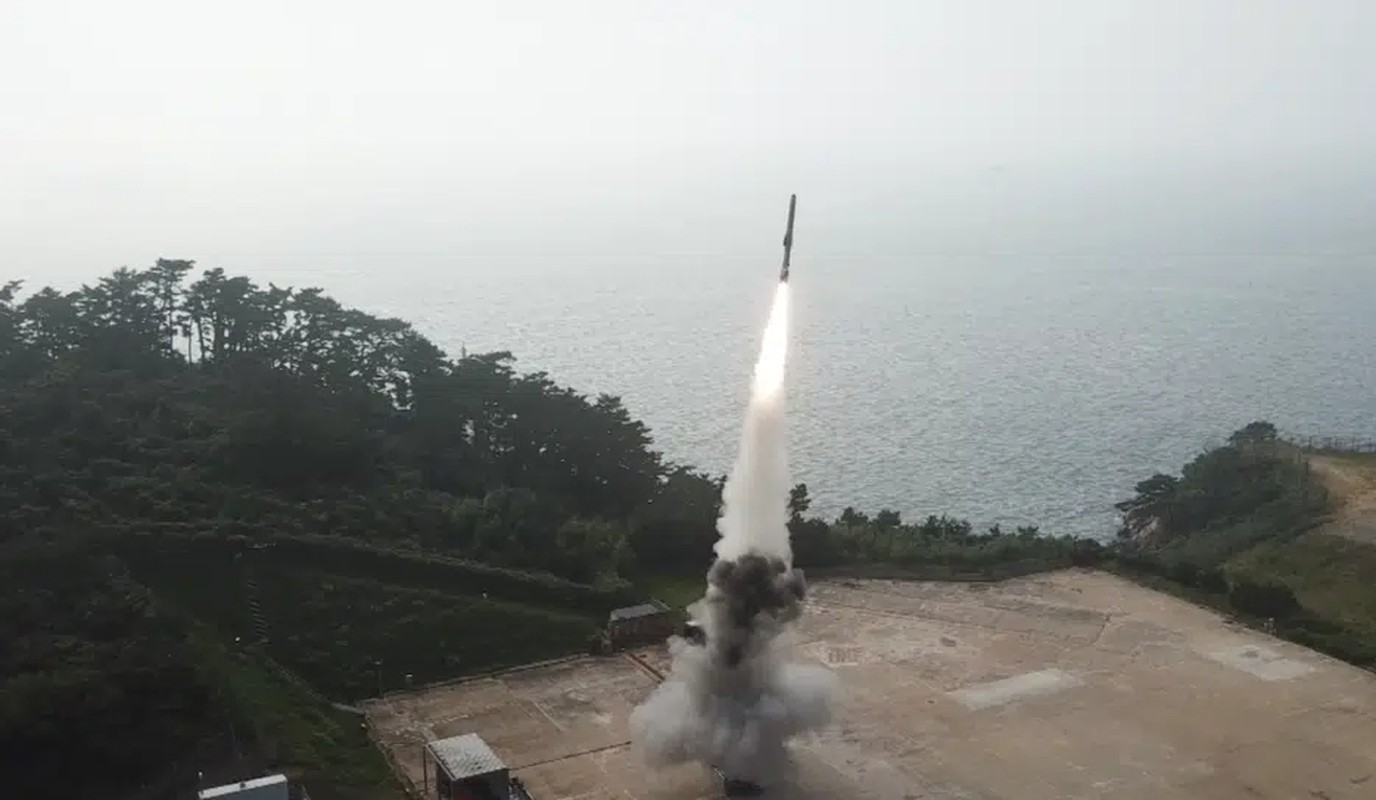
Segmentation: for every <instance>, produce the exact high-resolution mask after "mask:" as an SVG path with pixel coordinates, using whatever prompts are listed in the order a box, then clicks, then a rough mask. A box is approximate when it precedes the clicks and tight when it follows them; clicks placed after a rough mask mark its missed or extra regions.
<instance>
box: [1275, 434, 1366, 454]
mask: <svg viewBox="0 0 1376 800" xmlns="http://www.w3.org/2000/svg"><path fill="white" fill-rule="evenodd" d="M1285 440H1286V441H1288V442H1290V443H1291V444H1293V445H1295V446H1296V447H1302V448H1304V449H1305V450H1316V451H1326V452H1331V453H1376V439H1373V438H1371V437H1369V436H1295V435H1287V436H1286V437H1285Z"/></svg>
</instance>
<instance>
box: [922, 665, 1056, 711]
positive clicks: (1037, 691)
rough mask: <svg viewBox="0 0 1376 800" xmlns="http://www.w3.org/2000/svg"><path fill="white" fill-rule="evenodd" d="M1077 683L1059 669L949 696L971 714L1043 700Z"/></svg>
mask: <svg viewBox="0 0 1376 800" xmlns="http://www.w3.org/2000/svg"><path fill="white" fill-rule="evenodd" d="M1080 683H1081V681H1080V679H1079V678H1077V677H1075V676H1074V675H1071V674H1069V673H1067V672H1062V671H1061V670H1058V669H1044V670H1041V671H1038V672H1024V673H1023V674H1021V675H1014V676H1013V677H1011V678H1004V679H1003V680H1001V681H992V682H990V683H981V684H978V685H975V686H967V687H966V688H964V689H957V690H955V691H953V692H950V693H949V694H950V696H951V697H952V698H954V699H955V700H956V701H957V702H959V703H960V704H961V705H963V706H965V707H966V708H968V709H970V710H972V711H979V710H980V709H984V708H993V707H994V706H1001V705H1003V704H1004V703H1011V702H1013V701H1014V700H1020V699H1022V698H1024V697H1042V696H1045V695H1048V694H1055V693H1056V692H1060V691H1063V690H1065V689H1069V688H1071V687H1074V686H1079V685H1080Z"/></svg>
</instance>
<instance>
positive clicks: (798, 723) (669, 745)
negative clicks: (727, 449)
mask: <svg viewBox="0 0 1376 800" xmlns="http://www.w3.org/2000/svg"><path fill="white" fill-rule="evenodd" d="M788 302H789V297H788V285H787V284H786V283H781V284H779V288H778V291H777V293H776V294H775V297H774V305H773V308H772V310H771V311H770V315H769V322H768V324H767V325H766V326H765V335H764V341H763V343H762V345H761V348H760V357H759V360H758V361H757V362H756V365H755V374H754V380H753V382H752V386H751V397H750V404H749V407H748V409H747V412H746V417H745V424H744V428H743V431H742V435H741V448H740V454H739V456H738V457H737V460H736V465H735V468H734V469H733V471H732V473H731V476H730V477H729V478H728V479H727V482H726V486H725V488H724V490H723V492H722V514H721V518H720V519H719V520H718V521H717V530H718V532H719V533H720V534H721V536H720V538H719V539H718V540H717V544H716V548H715V549H716V554H717V561H716V563H714V564H713V565H712V569H711V570H710V571H709V573H708V576H707V583H708V585H707V591H706V593H705V594H704V596H703V598H702V599H701V600H700V601H698V602H697V603H695V604H694V605H693V606H691V607H690V608H689V612H690V613H691V614H692V616H693V618H694V621H696V622H697V623H698V624H699V625H700V626H701V627H702V629H703V631H704V632H705V634H706V643H705V644H702V645H699V644H694V643H691V642H689V641H687V640H684V639H681V638H677V637H675V638H674V639H671V640H670V643H669V647H670V653H671V655H672V657H673V666H672V668H671V671H670V674H669V677H668V678H667V679H666V680H665V682H664V683H663V684H661V685H660V686H659V687H658V688H657V689H656V690H655V692H654V693H653V694H652V695H651V696H650V697H649V698H648V699H647V700H646V701H645V703H643V704H642V705H640V706H639V707H637V708H636V709H635V711H634V712H632V714H631V729H632V733H633V736H634V738H635V744H636V748H637V750H638V751H639V753H640V755H641V756H642V757H643V758H644V759H645V760H646V762H647V763H649V764H650V765H652V766H667V765H671V764H681V763H686V762H692V761H698V762H702V763H706V764H709V765H712V766H715V767H717V768H718V769H720V770H722V771H723V772H724V773H725V774H726V775H728V776H730V777H734V778H741V779H746V780H751V781H755V782H768V781H769V780H770V779H771V778H774V777H777V776H778V775H779V774H780V773H781V772H782V771H783V770H784V768H785V766H786V764H787V761H788V757H787V749H786V744H787V742H788V740H789V739H790V738H791V737H793V736H795V735H797V734H798V733H801V732H803V731H806V730H809V729H813V728H816V727H819V726H821V725H823V724H825V723H826V722H827V721H828V720H829V719H830V700H831V693H832V688H833V685H834V676H833V675H832V673H831V672H829V671H827V670H826V669H823V668H822V667H820V666H805V665H798V664H790V663H788V662H787V656H788V651H789V636H788V633H789V626H790V624H791V623H792V622H793V621H794V620H795V619H796V618H797V617H798V615H799V614H800V613H801V611H802V598H803V595H804V592H805V588H806V587H805V585H804V582H803V576H802V573H801V571H797V570H794V569H793V568H792V563H793V554H792V551H791V549H790V547H789V537H788V527H787V514H786V500H787V497H788V489H789V475H788V458H787V448H786V444H787V438H786V437H787V431H786V429H785V425H784V364H785V361H786V357H787V346H788Z"/></svg>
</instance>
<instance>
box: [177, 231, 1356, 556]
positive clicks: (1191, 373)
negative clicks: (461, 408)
mask: <svg viewBox="0 0 1376 800" xmlns="http://www.w3.org/2000/svg"><path fill="white" fill-rule="evenodd" d="M202 263H207V264H212V263H213V264H217V265H222V266H225V267H226V268H227V269H228V270H229V271H230V272H231V273H236V274H249V275H252V276H253V277H254V278H255V279H258V280H260V281H263V282H266V281H269V280H271V281H276V282H278V283H279V284H288V285H295V286H298V287H303V286H310V285H318V286H321V287H323V288H324V289H325V290H326V291H327V292H328V293H329V294H331V295H333V296H335V297H336V298H338V299H339V300H341V301H342V302H345V303H347V304H350V305H356V306H358V307H361V308H364V309H365V310H368V311H371V312H374V313H382V314H387V315H395V316H399V317H402V318H405V319H407V320H410V321H411V322H413V323H414V324H415V325H416V326H417V327H418V328H419V329H420V330H421V331H422V332H423V333H425V334H426V335H428V336H429V337H431V338H432V339H434V340H435V341H436V342H437V343H439V344H440V345H441V346H443V347H445V348H446V349H447V350H449V351H450V352H451V353H454V354H457V353H458V352H459V350H460V348H464V347H466V348H467V349H468V351H469V352H480V351H487V350H496V349H505V350H511V351H513V352H514V354H515V355H516V356H517V359H518V360H517V366H518V367H519V368H521V369H523V370H543V371H546V372H548V373H549V374H550V375H551V377H553V378H554V379H555V380H557V381H559V382H561V383H565V384H569V385H572V386H574V387H575V388H578V389H580V390H582V391H585V392H588V393H597V392H607V393H611V394H617V395H620V396H621V397H622V398H623V400H624V401H625V402H626V404H627V406H628V407H629V409H630V410H631V412H632V413H633V414H634V415H636V416H637V417H639V418H640V419H643V420H644V421H645V422H646V423H647V424H649V426H650V427H651V429H652V431H653V433H654V437H655V441H656V444H657V446H658V447H659V448H660V449H661V450H662V451H663V452H664V453H665V454H666V455H667V457H669V458H670V459H672V460H674V461H677V462H680V463H688V464H693V465H696V466H699V467H701V468H704V469H707V470H710V471H712V472H713V473H723V472H725V471H727V470H728V469H729V467H730V465H731V462H732V459H733V457H734V454H735V449H736V444H737V435H738V431H739V426H740V419H741V412H742V410H743V408H744V404H745V392H746V389H747V380H748V375H749V371H750V368H751V364H752V362H753V359H754V356H755V350H756V348H757V346H758V343H759V336H760V330H761V328H762V326H763V324H764V319H765V315H766V312H767V305H768V302H769V299H770V295H771V288H772V285H773V280H774V276H775V275H776V272H777V264H776V262H775V260H774V258H773V257H756V258H742V257H727V256H721V255H713V254H700V255H680V256H672V257H665V256H655V257H644V258H632V257H626V256H617V257H606V258H596V257H543V258H535V257H519V258H517V257H508V258H495V259H465V258H456V257H453V256H439V255H424V254H420V255H417V254H410V255H385V254H377V255H368V256H360V255H352V256H328V257H326V256H318V257H309V258H305V257H296V258H291V257H273V258H249V257H225V258H215V259H208V260H206V261H204V262H202ZM793 286H794V293H793V297H794V301H795V305H794V315H793V331H792V338H791V346H792V350H791V352H790V363H789V370H790V374H789V392H790V395H789V402H790V410H789V414H790V418H789V425H790V437H791V441H792V444H791V452H790V458H791V462H792V468H793V472H794V475H795V479H796V480H799V481H804V482H806V483H807V484H808V488H809V490H810V493H811V495H812V497H813V499H814V505H813V509H814V511H818V512H821V513H824V514H827V515H829V516H830V515H834V514H835V513H836V512H838V511H839V510H840V509H841V508H843V507H845V506H847V505H853V506H856V507H857V508H860V509H862V510H868V511H874V510H877V509H879V508H884V507H887V508H894V509H897V510H899V511H901V512H902V513H903V515H904V517H905V518H915V517H920V516H925V515H926V514H930V513H938V514H939V513H947V514H954V515H959V516H964V517H967V518H969V519H970V520H971V521H972V522H974V523H975V524H977V525H980V526H986V525H990V524H993V523H1000V524H1002V525H1003V526H1004V527H1005V528H1007V527H1009V526H1012V525H1017V524H1035V525H1039V526H1041V528H1042V530H1043V531H1046V532H1052V533H1074V534H1080V535H1091V536H1098V537H1109V536H1112V534H1113V531H1114V527H1115V516H1114V511H1113V503H1114V502H1115V501H1117V500H1120V499H1122V498H1124V497H1126V496H1128V495H1129V494H1131V489H1132V486H1133V484H1134V483H1135V482H1136V481H1138V480H1140V479H1142V478H1145V477H1147V476H1148V475H1150V474H1151V473H1152V472H1153V471H1155V470H1167V471H1176V470H1178V469H1179V467H1180V466H1181V464H1182V463H1183V462H1185V461H1186V460H1188V459H1189V458H1191V457H1192V456H1193V455H1194V454H1196V453H1198V452H1199V451H1200V450H1201V449H1203V448H1205V447H1207V446H1208V445H1210V444H1212V443H1217V442H1220V441H1222V440H1223V439H1224V438H1225V437H1226V436H1227V434H1228V433H1229V432H1231V431H1232V430H1234V429H1236V428H1238V427H1241V426H1242V425H1244V424H1246V423H1247V422H1249V421H1252V420H1254V419H1267V420H1270V421H1272V422H1274V423H1275V424H1277V425H1278V426H1279V427H1281V429H1282V430H1285V431H1289V432H1292V433H1295V434H1302V435H1344V436H1347V435H1356V436H1367V437H1376V257H1372V258H1363V257H1349V256H1343V257H1337V256H1303V257H1299V256H1295V257H1265V256H1228V257H1221V256H1220V257H1204V256H1199V257H1185V256H1171V257H1166V256H1151V257H1147V256H1141V257H1136V256H1099V257H1065V256H1045V255H1043V256H1037V255H1008V256H982V257H952V256H937V255H928V256H912V257H903V258H876V257H859V256H857V257H827V258H808V257H806V256H803V255H800V256H799V257H797V258H795V261H794V270H793Z"/></svg>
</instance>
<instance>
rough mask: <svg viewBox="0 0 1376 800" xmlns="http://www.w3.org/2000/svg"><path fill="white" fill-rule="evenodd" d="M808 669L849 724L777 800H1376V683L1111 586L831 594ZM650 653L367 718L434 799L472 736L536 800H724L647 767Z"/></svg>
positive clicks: (804, 632) (412, 699) (457, 689)
mask: <svg viewBox="0 0 1376 800" xmlns="http://www.w3.org/2000/svg"><path fill="white" fill-rule="evenodd" d="M795 649H796V652H797V656H798V658H799V660H804V661H806V660H809V659H810V660H814V661H817V662H821V663H823V664H826V665H827V666H829V667H830V668H831V669H833V670H835V671H836V672H837V673H838V675H839V677H840V695H839V697H838V698H837V703H836V719H835V721H834V722H833V723H832V724H831V725H830V726H828V727H826V728H825V729H823V730H822V731H821V732H819V733H818V734H815V735H810V736H806V737H804V738H803V739H802V740H800V741H798V742H796V743H795V744H794V746H793V748H792V755H793V770H792V774H791V775H789V776H788V777H787V778H786V779H785V780H784V781H782V782H780V783H777V784H773V785H769V786H766V787H764V793H763V794H762V795H761V797H763V798H778V800H804V799H807V800H823V798H826V800H831V798H838V797H844V798H848V799H850V798H857V799H858V798H876V799H879V798H882V800H893V799H894V798H912V799H913V800H916V799H917V798H924V799H925V798H941V799H943V800H946V799H948V798H949V799H954V798H959V799H960V800H969V799H972V798H979V799H980V800H987V799H992V798H1010V799H1012V798H1016V800H1037V799H1038V798H1045V799H1046V800H1053V799H1054V800H1062V798H1066V797H1114V798H1142V799H1144V800H1145V798H1152V799H1153V800H1157V799H1158V798H1201V799H1202V800H1215V799H1218V800H1221V799H1222V798H1290V797H1328V798H1332V799H1333V800H1340V799H1341V798H1352V799H1353V800H1357V798H1369V797H1371V796H1372V792H1374V791H1376V788H1374V787H1376V751H1374V750H1373V749H1372V748H1371V747H1370V742H1372V741H1376V675H1372V674H1371V673H1368V672H1364V671H1362V670H1359V669H1357V668H1355V667H1352V666H1349V665H1346V664H1343V663H1341V662H1337V661H1335V660H1333V659H1330V658H1327V657H1325V656H1323V655H1320V654H1318V653H1316V652H1313V651H1311V650H1307V649H1304V648H1301V647H1298V646H1295V645H1292V644H1289V643H1286V642H1282V641H1279V640H1276V639H1273V638H1271V637H1268V636H1265V635H1264V634H1261V633H1258V632H1255V631H1252V630H1248V629H1245V628H1242V627H1240V626H1236V625H1232V624H1229V623H1228V622H1227V621H1225V620H1224V619H1222V618H1221V617H1220V616H1219V615H1217V614H1215V613H1213V612H1211V611H1208V610H1206V609H1201V608H1198V607H1196V606H1193V605H1191V604H1189V603H1186V602H1184V601H1182V600H1178V599H1176V598H1173V597H1170V596H1167V595H1163V594H1159V593H1157V592H1153V591H1151V590H1149V589H1145V588H1142V587H1140V586H1137V585H1135V584H1132V583H1130V582H1127V581H1124V580H1122V579H1119V578H1117V577H1115V576H1112V575H1107V574H1103V573H1095V572H1078V571H1072V572H1061V573H1055V574H1051V575H1045V576H1040V577H1035V578H1028V579H1022V580H1015V581H1008V582H1005V583H1000V584H937V583H902V582H890V581H835V580H826V581H815V582H814V583H813V585H812V586H811V588H810V597H809V601H808V608H807V610H806V611H805V612H804V614H803V615H802V617H801V619H800V620H799V622H798V641H797V642H796V645H795ZM667 664H668V654H667V652H666V650H665V649H664V648H662V647H649V648H644V649H642V650H638V651H633V652H630V653H622V654H618V655H615V656H607V657H591V656H589V657H578V658H574V659H569V660H565V661H561V662H556V663H550V664H545V665H537V666H533V667H529V668H524V669H517V670H512V671H508V672H505V673H501V674H498V675H495V676H491V677H485V678H480V679H475V680H471V681H466V682H461V683H455V684H451V685H447V686H438V687H432V688H428V689H422V690H418V691H413V692H408V693H402V694H394V695H389V696H388V697H386V698H384V699H382V700H378V701H373V702H371V703H368V704H367V706H366V708H367V713H368V719H369V724H370V727H371V728H372V730H373V733H374V736H375V737H376V738H377V739H378V741H379V742H380V744H381V745H382V746H383V748H384V749H385V750H386V751H387V752H388V753H389V755H390V757H391V759H392V761H393V764H394V766H395V767H396V768H397V769H398V771H399V772H401V773H402V774H403V775H406V776H407V777H408V778H409V779H410V780H413V781H415V783H416V785H417V786H419V785H420V782H421V780H422V773H421V766H420V765H421V753H422V751H423V748H424V743H425V742H426V741H429V740H434V739H439V738H445V737H449V736H455V735H459V734H464V733H477V734H479V735H480V736H481V737H482V738H483V740H485V741H486V742H487V743H488V744H489V746H490V747H491V748H492V750H493V751H494V752H495V753H496V754H497V755H498V756H499V757H500V758H501V759H502V761H503V762H504V763H505V764H506V765H507V766H509V767H510V770H511V774H513V775H515V776H517V777H519V778H521V779H522V781H523V782H524V784H525V786H526V788H527V789H528V790H529V792H530V795H531V796H532V797H533V798H535V800H589V799H590V798H594V797H598V798H602V797H607V798H621V800H708V798H712V799H713V800H716V799H717V798H722V797H723V796H724V794H723V783H722V780H721V778H720V776H717V775H715V774H713V771H712V770H710V769H708V768H707V767H696V766H692V767H682V768H675V769H671V770H665V771H652V770H647V769H645V768H644V767H642V766H640V765H639V764H638V763H637V761H636V759H635V757H634V755H633V753H632V752H631V750H630V734H629V726H628V717H629V715H630V712H631V709H632V708H634V707H635V706H636V705H637V704H638V703H640V702H641V701H643V700H644V698H645V697H646V696H648V694H649V693H650V691H651V690H652V689H653V688H654V687H655V685H656V684H657V682H658V677H657V676H658V675H660V674H663V673H664V672H665V671H666V668H667Z"/></svg>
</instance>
